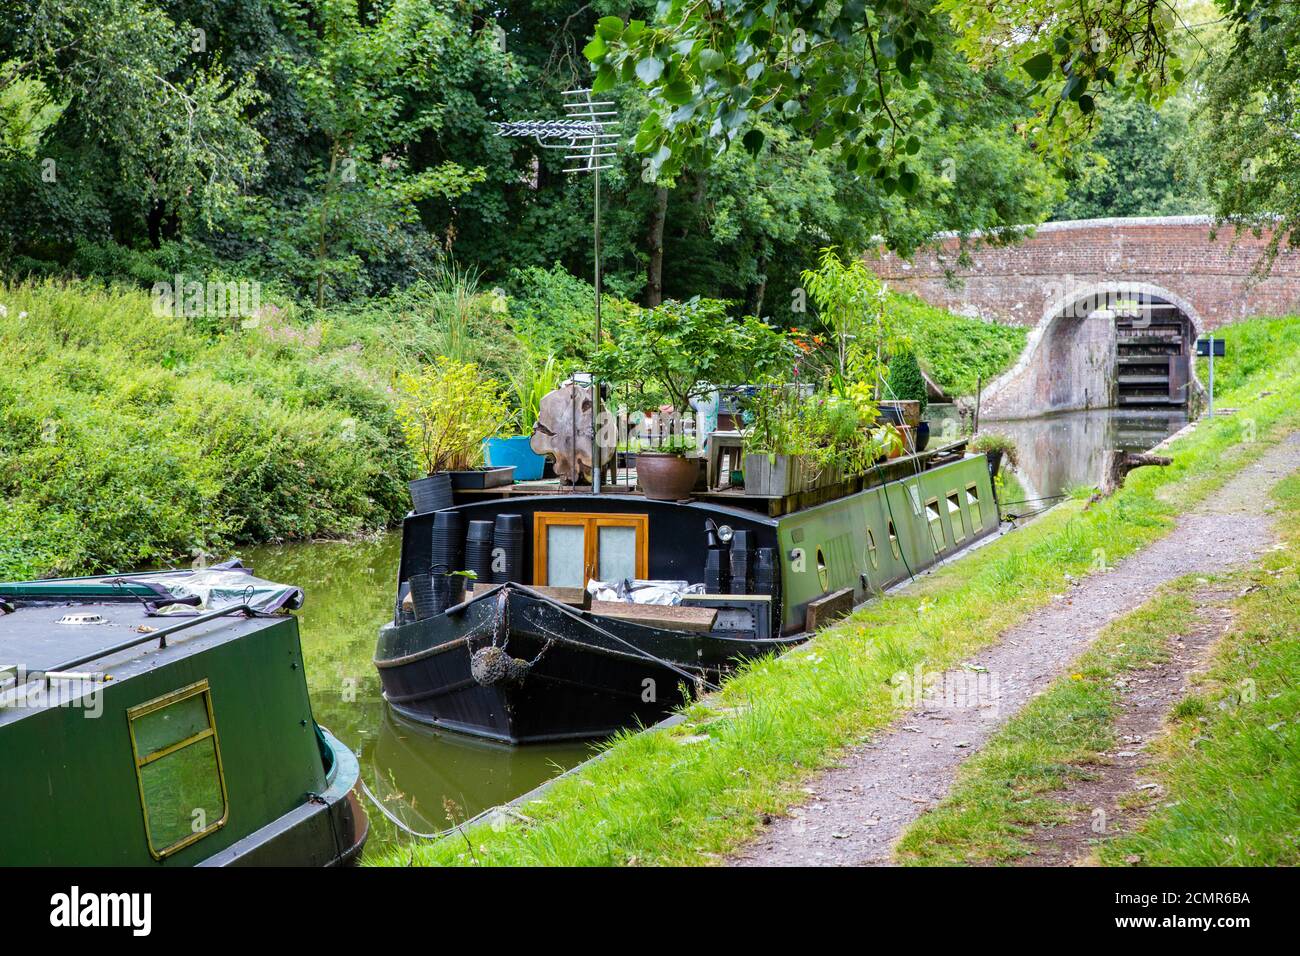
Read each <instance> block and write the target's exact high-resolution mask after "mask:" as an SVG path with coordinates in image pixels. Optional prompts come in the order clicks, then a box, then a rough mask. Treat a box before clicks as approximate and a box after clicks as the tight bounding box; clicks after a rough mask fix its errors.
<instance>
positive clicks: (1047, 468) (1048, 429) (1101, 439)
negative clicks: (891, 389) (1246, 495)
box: [929, 405, 1187, 514]
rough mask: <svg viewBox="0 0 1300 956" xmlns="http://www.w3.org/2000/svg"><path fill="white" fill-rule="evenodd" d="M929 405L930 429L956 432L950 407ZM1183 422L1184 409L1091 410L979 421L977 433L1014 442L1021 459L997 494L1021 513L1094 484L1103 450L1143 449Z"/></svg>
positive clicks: (1157, 441)
mask: <svg viewBox="0 0 1300 956" xmlns="http://www.w3.org/2000/svg"><path fill="white" fill-rule="evenodd" d="M930 408H931V412H930V416H929V417H930V418H931V421H932V425H931V430H932V432H933V433H934V434H935V435H936V436H939V437H940V438H942V435H943V430H944V427H945V424H947V423H949V422H951V423H952V424H950V425H948V426H947V427H948V428H949V430H951V431H954V433H955V430H956V412H955V411H954V409H953V406H951V405H931V406H930ZM1186 424H1187V410H1186V409H1184V408H1178V409H1160V408H1155V409H1152V408H1142V409H1136V408H1094V409H1089V410H1087V411H1077V412H1060V413H1057V414H1055V415H1044V416H1041V417H1039V418H1025V419H1018V420H1013V421H981V422H980V432H981V434H984V433H991V432H997V433H1000V434H1003V435H1006V436H1007V437H1008V438H1010V439H1011V440H1012V441H1013V442H1014V443H1015V446H1016V450H1017V453H1018V458H1019V463H1018V465H1017V466H1016V467H1015V468H1014V469H1012V471H1011V475H1010V480H1009V481H1008V482H1007V485H1008V487H1007V488H1005V489H1002V490H1001V491H1000V492H999V497H1000V499H1001V500H1002V501H1003V502H1004V503H1005V504H1008V505H1010V504H1012V503H1013V502H1014V503H1015V504H1018V505H1025V506H1026V507H1023V508H1015V507H1012V508H1011V509H1010V510H1013V511H1019V512H1020V513H1022V514H1023V513H1026V512H1027V511H1030V510H1034V509H1035V508H1036V507H1037V506H1039V505H1040V504H1041V505H1050V504H1051V503H1052V502H1054V501H1058V500H1059V499H1060V497H1061V496H1063V495H1066V494H1068V493H1069V492H1070V491H1071V490H1072V489H1074V488H1078V487H1080V486H1085V487H1086V486H1092V485H1096V484H1097V483H1098V481H1100V479H1101V466H1102V459H1103V457H1104V455H1105V453H1106V450H1107V449H1110V448H1118V449H1122V450H1123V451H1130V452H1141V451H1147V450H1148V449H1150V448H1152V447H1154V446H1156V445H1158V444H1160V442H1162V441H1164V440H1165V439H1166V438H1168V437H1169V436H1170V435H1172V434H1173V433H1174V432H1176V431H1178V430H1179V429H1180V428H1182V427H1183V426H1184V425H1186ZM1003 492H1005V493H1003Z"/></svg>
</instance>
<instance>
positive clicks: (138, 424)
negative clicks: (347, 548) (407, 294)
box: [0, 282, 410, 580]
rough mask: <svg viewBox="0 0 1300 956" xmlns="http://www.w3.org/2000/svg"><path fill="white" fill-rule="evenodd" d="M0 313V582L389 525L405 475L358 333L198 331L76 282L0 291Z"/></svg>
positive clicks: (231, 324)
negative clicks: (1, 361) (0, 502)
mask: <svg viewBox="0 0 1300 956" xmlns="http://www.w3.org/2000/svg"><path fill="white" fill-rule="evenodd" d="M0 306H2V307H3V308H0V354H3V355H4V373H3V375H0V497H3V500H4V507H3V508H0V580H3V579H6V578H23V577H31V576H36V575H49V574H73V573H91V572H96V571H102V570H119V569H123V570H124V569H131V568H135V567H140V566H142V565H149V564H156V563H162V562H171V561H176V560H182V561H184V560H188V559H189V558H190V557H192V556H195V555H196V554H197V553H199V552H207V553H209V554H219V553H221V552H222V551H223V550H224V549H225V548H227V547H229V546H231V545H232V544H236V543H241V542H247V541H265V540H273V539H285V538H307V537H315V536H338V535H350V534H354V533H357V532H360V531H365V530H368V529H372V528H377V527H381V526H383V525H385V524H387V523H389V522H390V521H391V520H392V519H393V518H394V517H395V516H397V515H400V514H401V513H402V511H403V509H404V506H405V504H406V492H405V488H404V487H403V481H402V479H403V478H404V477H405V473H406V471H407V470H408V469H409V467H410V463H409V459H408V457H407V453H406V451H405V448H404V446H403V445H402V443H401V434H400V431H399V430H398V428H397V424H396V421H395V420H394V416H393V414H392V409H391V399H390V398H389V396H388V394H387V392H386V381H385V378H384V375H383V373H381V372H378V371H376V369H382V367H383V363H382V362H381V361H380V357H379V352H378V350H379V349H380V348H381V346H380V345H379V344H378V343H374V344H372V345H371V346H369V347H368V346H366V345H365V344H364V343H365V342H366V341H367V338H369V339H371V340H373V339H374V334H373V332H371V331H370V330H367V329H363V328H356V327H353V328H348V327H340V326H339V325H338V323H337V321H336V322H335V323H334V324H333V325H331V323H330V322H328V321H320V320H311V319H308V318H304V317H295V316H293V315H292V314H291V313H289V312H276V311H274V310H271V309H268V310H266V311H265V313H264V314H263V316H262V318H261V321H260V324H259V325H258V326H257V327H256V328H247V329H245V328H241V327H240V325H239V323H238V321H237V320H229V321H224V322H221V323H218V324H211V323H209V324H204V323H200V322H196V321H194V320H187V319H182V318H173V317H170V316H157V315H154V313H153V308H152V300H151V298H150V297H149V296H148V295H147V294H145V293H143V292H139V291H136V290H132V289H115V288H107V287H104V286H102V285H96V284H92V283H73V284H61V283H55V282H44V283H35V284H19V285H12V286H3V285H0ZM368 349H369V350H370V351H369V352H368ZM372 353H373V354H372Z"/></svg>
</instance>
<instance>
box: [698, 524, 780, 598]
mask: <svg viewBox="0 0 1300 956" xmlns="http://www.w3.org/2000/svg"><path fill="white" fill-rule="evenodd" d="M775 586H776V551H775V550H774V549H772V548H755V547H754V538H753V534H752V532H749V531H736V532H735V533H734V534H733V535H732V537H731V547H730V548H729V549H728V548H726V547H722V546H717V547H710V548H709V550H708V553H707V554H706V555H705V559H704V590H705V591H707V592H708V593H709V594H771V593H772V592H773V589H774V588H775Z"/></svg>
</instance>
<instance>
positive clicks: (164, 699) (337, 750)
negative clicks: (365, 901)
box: [0, 565, 367, 866]
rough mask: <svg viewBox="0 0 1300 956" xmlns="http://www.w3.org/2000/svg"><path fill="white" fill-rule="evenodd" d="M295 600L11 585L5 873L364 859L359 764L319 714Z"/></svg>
mask: <svg viewBox="0 0 1300 956" xmlns="http://www.w3.org/2000/svg"><path fill="white" fill-rule="evenodd" d="M232 595H234V596H233V597H232ZM300 599H301V593H300V592H297V591H296V589H293V588H285V587H282V586H278V585H272V584H270V582H262V581H260V580H258V579H256V578H254V577H253V576H252V575H251V574H250V573H248V572H247V571H246V570H244V569H242V568H239V567H238V566H237V565H233V566H224V567H221V568H218V569H206V570H203V571H196V572H159V573H154V574H138V575H126V576H120V577H97V578H75V579H63V580H52V581H34V582H11V583H3V584H0V753H3V754H4V772H3V773H0V806H2V807H4V813H5V825H4V826H3V827H0V865H6V866H193V865H201V866H226V865H301V866H331V865H339V864H344V863H348V862H350V861H352V860H354V859H355V858H356V857H357V856H358V855H359V854H360V852H361V848H362V846H363V845H364V843H365V839H366V834H367V820H366V817H365V814H364V812H363V811H362V810H361V807H360V805H359V803H358V801H357V800H356V798H355V796H354V795H353V793H352V788H353V786H354V784H355V783H356V781H357V779H358V776H359V766H358V762H357V759H356V757H355V755H354V754H352V752H351V751H349V750H348V749H347V747H345V746H343V744H341V743H340V742H339V741H338V740H336V739H335V738H334V737H333V736H332V735H330V734H329V733H328V732H327V731H325V730H324V729H322V728H321V727H319V726H317V724H316V722H315V720H314V719H313V717H312V709H311V701H310V700H309V699H308V696H307V682H306V679H305V676H304V672H303V655H302V647H301V645H300V643H299V638H298V622H297V619H296V618H294V617H293V616H291V615H289V614H287V613H285V609H286V607H293V606H296V602H298V601H300Z"/></svg>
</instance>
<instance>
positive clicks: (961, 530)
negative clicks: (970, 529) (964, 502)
mask: <svg viewBox="0 0 1300 956" xmlns="http://www.w3.org/2000/svg"><path fill="white" fill-rule="evenodd" d="M948 520H949V521H950V522H952V540H953V543H954V544H956V543H957V542H958V541H963V540H965V538H966V528H965V526H964V525H963V524H962V520H961V497H960V496H959V495H958V494H957V492H955V491H950V492H948Z"/></svg>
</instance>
